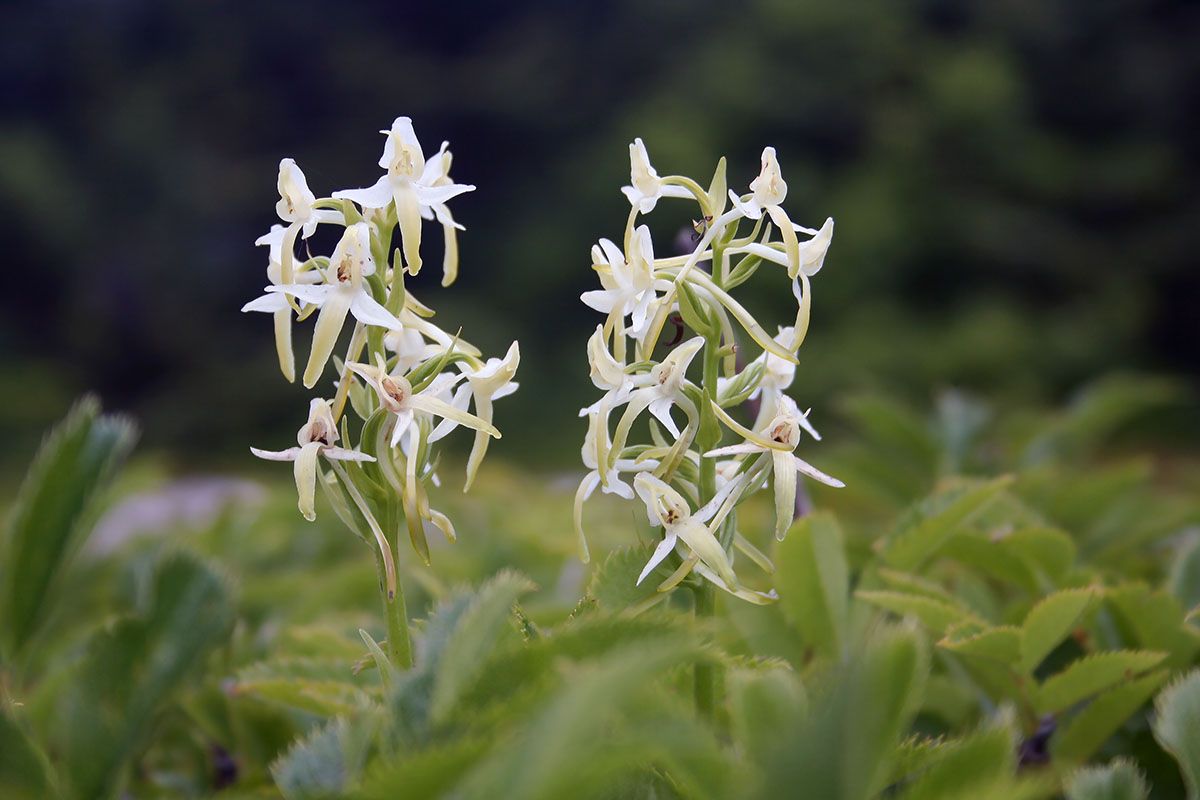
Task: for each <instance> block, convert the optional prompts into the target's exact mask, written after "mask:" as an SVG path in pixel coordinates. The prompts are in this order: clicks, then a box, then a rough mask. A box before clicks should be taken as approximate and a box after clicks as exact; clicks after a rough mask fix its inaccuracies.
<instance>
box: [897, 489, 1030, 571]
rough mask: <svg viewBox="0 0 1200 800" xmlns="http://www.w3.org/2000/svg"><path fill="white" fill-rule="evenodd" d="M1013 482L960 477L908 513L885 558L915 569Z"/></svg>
mask: <svg viewBox="0 0 1200 800" xmlns="http://www.w3.org/2000/svg"><path fill="white" fill-rule="evenodd" d="M1010 483H1012V477H1011V476H1007V475H1006V476H1002V477H999V478H994V479H992V480H990V481H977V480H968V479H958V480H956V481H953V482H951V483H950V484H949V486H948V487H947V488H944V489H942V490H940V491H938V492H935V493H934V494H932V495H930V496H929V497H927V498H926V499H924V500H922V501H921V502H920V503H918V504H917V505H916V506H914V507H913V508H911V509H909V511H908V512H907V513H906V514H905V515H904V517H903V518H902V519H901V521H900V523H899V525H898V526H897V527H896V529H895V530H894V531H893V532H892V533H891V534H890V535H889V536H888V538H887V540H886V544H885V546H884V551H883V560H884V562H885V563H887V564H888V565H889V566H892V567H895V568H896V569H898V570H902V571H904V572H914V571H916V570H917V568H918V567H920V566H921V565H922V564H923V563H924V562H925V561H926V560H927V559H929V558H930V557H931V556H933V555H934V554H935V553H936V552H937V551H938V549H939V548H940V547H941V546H942V545H943V544H945V542H946V541H947V540H948V539H949V538H950V537H951V536H953V535H954V533H955V531H956V529H957V528H958V526H960V525H963V524H964V523H966V522H967V521H968V520H969V519H970V518H971V516H972V515H974V514H976V513H977V512H979V511H980V510H982V509H983V508H985V507H986V506H987V504H988V503H990V502H991V501H992V500H994V499H995V498H996V496H997V495H998V494H999V493H1000V492H1001V491H1002V490H1003V489H1004V487H1005V486H1007V485H1008V484H1010Z"/></svg>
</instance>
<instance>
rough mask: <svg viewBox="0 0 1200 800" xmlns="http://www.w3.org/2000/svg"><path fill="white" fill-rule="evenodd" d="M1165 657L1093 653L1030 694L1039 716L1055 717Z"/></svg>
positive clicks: (1143, 653)
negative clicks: (1052, 715)
mask: <svg viewBox="0 0 1200 800" xmlns="http://www.w3.org/2000/svg"><path fill="white" fill-rule="evenodd" d="M1166 657H1167V654H1166V653H1156V652H1150V651H1137V650H1114V651H1109V652H1103V653H1094V654H1093V655H1090V656H1086V657H1084V658H1081V659H1079V660H1078V661H1075V662H1074V663H1072V664H1071V665H1070V666H1069V667H1067V668H1066V669H1064V670H1063V671H1062V672H1059V673H1058V674H1057V675H1054V676H1052V677H1050V678H1048V679H1047V680H1046V681H1045V682H1043V683H1042V685H1041V686H1039V687H1037V688H1036V689H1035V690H1034V692H1033V696H1034V705H1035V707H1036V708H1037V710H1038V713H1041V714H1057V713H1058V712H1060V711H1064V710H1066V709H1068V708H1070V707H1071V706H1073V705H1075V704H1076V703H1078V702H1079V701H1081V700H1086V699H1087V698H1089V697H1091V696H1092V695H1094V694H1097V693H1098V692H1102V691H1104V690H1105V689H1107V688H1109V687H1110V686H1113V685H1114V684H1116V683H1119V682H1121V681H1122V680H1128V679H1131V678H1133V677H1134V676H1135V675H1138V674H1140V673H1142V672H1145V671H1146V670H1148V669H1150V668H1151V667H1154V666H1157V665H1158V664H1159V663H1161V662H1162V660H1163V659H1164V658H1166Z"/></svg>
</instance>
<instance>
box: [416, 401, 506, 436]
mask: <svg viewBox="0 0 1200 800" xmlns="http://www.w3.org/2000/svg"><path fill="white" fill-rule="evenodd" d="M406 403H407V405H408V406H409V407H410V408H414V409H417V410H418V411H428V412H429V413H430V414H436V415H438V416H439V417H443V418H445V419H452V420H454V421H455V422H457V423H458V424H459V425H466V426H467V427H468V428H474V429H475V430H477V431H483V432H484V433H486V434H488V435H490V436H492V437H494V438H496V439H499V438H500V431H499V430H497V429H496V427H495V426H494V425H492V424H490V423H487V422H484V421H483V420H482V419H480V418H479V417H477V416H475V415H474V414H468V413H467V412H466V411H460V410H459V409H457V408H455V407H454V406H452V405H450V404H449V403H447V402H446V401H444V400H438V399H436V398H433V397H425V396H424V393H421V394H414V395H413V396H412V397H410V398H408V400H407V401H406Z"/></svg>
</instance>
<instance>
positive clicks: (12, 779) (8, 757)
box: [0, 700, 59, 800]
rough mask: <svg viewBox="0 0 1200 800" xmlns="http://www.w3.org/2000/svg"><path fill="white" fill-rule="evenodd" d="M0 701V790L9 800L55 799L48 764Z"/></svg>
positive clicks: (52, 775) (4, 701)
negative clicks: (1, 789)
mask: <svg viewBox="0 0 1200 800" xmlns="http://www.w3.org/2000/svg"><path fill="white" fill-rule="evenodd" d="M7 705H8V701H7V700H3V701H0V787H3V788H4V796H5V797H10V798H12V800H50V798H55V797H58V796H59V792H58V787H57V786H56V785H55V779H54V770H53V768H52V767H51V766H50V760H49V759H48V758H46V754H45V753H43V752H42V750H41V748H40V747H38V746H37V745H36V744H35V743H34V742H33V740H32V739H30V738H29V736H28V735H27V734H26V732H25V730H24V728H23V727H22V726H21V725H20V724H18V722H17V720H16V719H14V718H13V717H12V716H11V714H12V711H11V710H10V709H8V708H6V707H5V706H7Z"/></svg>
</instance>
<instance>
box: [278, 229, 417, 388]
mask: <svg viewBox="0 0 1200 800" xmlns="http://www.w3.org/2000/svg"><path fill="white" fill-rule="evenodd" d="M374 272H375V259H374V258H372V256H371V228H370V226H369V225H367V223H365V222H358V223H355V224H354V225H351V226H349V227H348V228H346V231H345V232H344V233H343V234H342V238H341V240H340V241H339V242H338V243H337V247H336V248H334V251H333V255H332V256H331V257H330V259H329V268H328V270H327V272H326V275H325V282H324V283H323V284H320V285H317V286H312V285H308V284H301V283H290V284H282V285H278V286H268V287H267V291H268V292H284V293H286V294H289V295H291V296H293V297H295V298H296V299H297V300H301V301H303V302H305V303H312V304H313V305H315V306H319V307H320V309H321V311H320V314H319V315H318V316H317V325H316V327H315V328H314V329H313V343H312V350H311V351H310V352H309V354H308V366H307V367H305V368H304V385H305V387H306V388H309V389H311V388H312V387H313V386H315V385H316V384H317V381H318V380H319V379H320V378H321V373H322V372H324V370H325V364H326V363H327V362H328V361H329V356H330V355H331V354H332V353H333V348H334V345H336V344H337V339H338V334H340V333H341V332H342V325H343V324H344V323H345V322H346V315H347V314H352V315H353V316H354V318H355V319H357V320H358V321H359V322H361V323H363V324H364V325H377V326H379V327H381V328H387V329H389V330H395V331H398V330H402V329H403V327H404V326H403V325H401V323H400V320H398V319H396V317H394V316H392V313H391V312H390V311H388V310H387V309H386V308H384V307H383V306H382V305H380V304H379V303H378V302H376V300H375V299H374V298H373V297H371V293H370V291H369V290H368V288H367V285H366V283H365V281H364V280H363V278H364V277H365V276H367V275H371V274H373V273H374Z"/></svg>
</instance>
